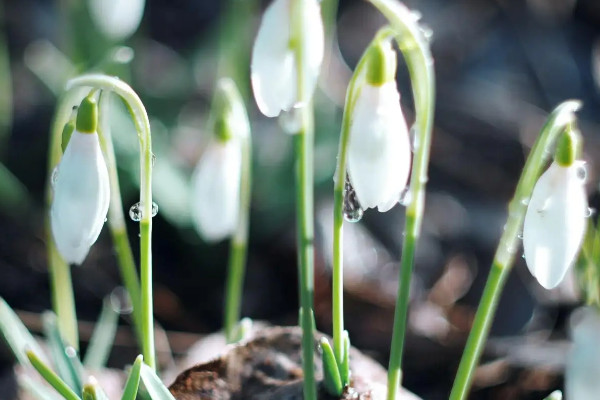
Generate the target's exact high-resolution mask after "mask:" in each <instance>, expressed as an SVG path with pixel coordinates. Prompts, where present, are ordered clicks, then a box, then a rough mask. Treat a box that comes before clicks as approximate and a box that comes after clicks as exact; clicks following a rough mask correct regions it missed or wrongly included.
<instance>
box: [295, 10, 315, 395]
mask: <svg viewBox="0 0 600 400" xmlns="http://www.w3.org/2000/svg"><path fill="white" fill-rule="evenodd" d="M304 1H305V0H294V1H293V2H292V6H291V7H292V13H291V15H292V21H291V39H290V42H291V43H293V51H294V59H295V60H294V61H295V63H296V74H297V81H296V89H297V99H296V100H297V102H298V104H300V105H301V108H300V109H299V110H298V113H299V116H298V118H299V119H300V120H299V121H300V129H299V131H298V133H297V134H296V135H295V137H294V145H295V153H296V211H297V215H296V219H297V223H296V225H297V235H298V238H297V240H298V266H299V269H300V271H299V278H300V279H299V283H300V306H301V310H302V312H301V313H300V320H301V321H300V324H301V326H302V369H303V372H304V400H316V399H317V385H316V380H315V367H314V349H315V343H314V341H315V339H314V330H315V328H314V315H313V297H314V244H313V242H314V205H313V200H314V194H313V190H314V188H313V180H314V165H313V163H314V155H313V149H314V115H313V104H312V99H311V97H312V93H309V92H308V90H307V87H306V82H305V71H304V51H305V49H306V46H307V43H305V40H304V33H303V28H304V26H306V25H307V23H306V21H302V18H298V17H297V16H303V15H304V12H303V10H302V8H303V7H304V6H305V5H304V4H303V3H304Z"/></svg>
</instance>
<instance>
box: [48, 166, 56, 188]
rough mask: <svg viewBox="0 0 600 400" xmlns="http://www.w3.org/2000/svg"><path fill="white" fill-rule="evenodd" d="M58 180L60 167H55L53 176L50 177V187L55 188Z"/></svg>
mask: <svg viewBox="0 0 600 400" xmlns="http://www.w3.org/2000/svg"><path fill="white" fill-rule="evenodd" d="M57 179H58V166H56V167H54V169H53V170H52V174H51V175H50V186H52V187H54V185H56V180H57Z"/></svg>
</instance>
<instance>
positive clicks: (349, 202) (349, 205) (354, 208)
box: [342, 174, 364, 222]
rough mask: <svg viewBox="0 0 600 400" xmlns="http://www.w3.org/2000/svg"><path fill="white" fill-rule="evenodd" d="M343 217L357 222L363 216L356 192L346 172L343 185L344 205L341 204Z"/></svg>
mask: <svg viewBox="0 0 600 400" xmlns="http://www.w3.org/2000/svg"><path fill="white" fill-rule="evenodd" d="M342 208H343V213H344V219H345V220H346V221H348V222H358V221H360V219H361V218H362V216H363V213H364V211H363V209H362V207H361V205H360V203H359V202H358V197H356V192H355V191H354V188H353V187H352V183H350V179H349V177H348V174H346V183H345V185H344V205H343V207H342Z"/></svg>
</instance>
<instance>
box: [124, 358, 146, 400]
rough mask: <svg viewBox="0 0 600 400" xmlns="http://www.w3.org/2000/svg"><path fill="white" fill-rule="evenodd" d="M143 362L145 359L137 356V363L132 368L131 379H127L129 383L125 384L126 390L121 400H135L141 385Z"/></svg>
mask: <svg viewBox="0 0 600 400" xmlns="http://www.w3.org/2000/svg"><path fill="white" fill-rule="evenodd" d="M143 360H144V357H143V356H142V355H141V354H140V355H139V356H137V358H136V359H135V362H134V363H133V365H132V366H131V370H130V371H129V377H128V378H127V383H126V384H125V389H124V390H123V396H122V397H121V400H135V398H136V396H137V392H138V388H139V385H140V373H141V369H142V362H143Z"/></svg>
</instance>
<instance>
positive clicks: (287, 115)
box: [278, 106, 302, 135]
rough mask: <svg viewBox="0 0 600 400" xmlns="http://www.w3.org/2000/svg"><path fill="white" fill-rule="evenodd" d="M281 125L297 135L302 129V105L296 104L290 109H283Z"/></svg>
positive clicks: (286, 131)
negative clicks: (297, 105)
mask: <svg viewBox="0 0 600 400" xmlns="http://www.w3.org/2000/svg"><path fill="white" fill-rule="evenodd" d="M278 122H279V126H281V129H283V130H284V131H285V133H289V134H290V135H295V134H297V133H298V132H300V129H302V111H301V109H300V107H296V106H294V107H293V108H292V109H291V110H289V111H282V112H281V114H280V115H279V119H278Z"/></svg>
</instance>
